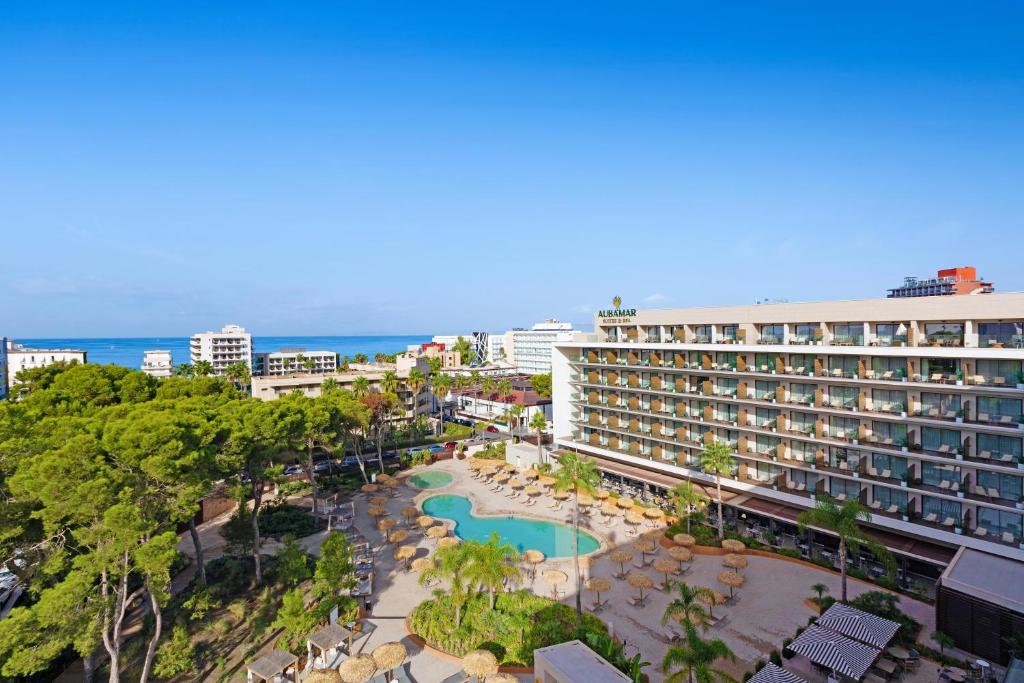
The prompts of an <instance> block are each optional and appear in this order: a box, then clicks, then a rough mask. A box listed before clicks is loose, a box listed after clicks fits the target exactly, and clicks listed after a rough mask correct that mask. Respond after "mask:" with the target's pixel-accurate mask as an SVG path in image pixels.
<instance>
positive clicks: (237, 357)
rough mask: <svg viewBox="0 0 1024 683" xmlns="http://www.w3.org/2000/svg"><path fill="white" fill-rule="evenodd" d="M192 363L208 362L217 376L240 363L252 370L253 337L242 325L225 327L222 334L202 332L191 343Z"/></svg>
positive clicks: (193, 336) (194, 336)
mask: <svg viewBox="0 0 1024 683" xmlns="http://www.w3.org/2000/svg"><path fill="white" fill-rule="evenodd" d="M189 346H190V349H189V350H190V352H191V362H192V364H193V365H195V364H196V363H198V362H199V361H202V360H204V361H207V362H208V363H210V364H211V365H212V366H213V373H214V374H215V375H223V374H224V371H225V370H226V369H227V367H228V366H229V365H231V364H233V363H238V362H239V361H241V362H243V363H245V364H246V365H247V366H249V368H250V369H251V368H252V335H251V334H249V333H248V332H246V331H245V328H243V327H241V326H240V325H225V326H224V327H223V328H222V329H221V331H220V332H200V333H198V334H194V335H192V339H191V341H190V344H189Z"/></svg>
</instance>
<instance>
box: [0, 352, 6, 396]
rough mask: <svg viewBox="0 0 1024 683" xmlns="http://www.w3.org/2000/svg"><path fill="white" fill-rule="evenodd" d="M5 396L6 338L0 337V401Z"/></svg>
mask: <svg viewBox="0 0 1024 683" xmlns="http://www.w3.org/2000/svg"><path fill="white" fill-rule="evenodd" d="M5 398H7V338H6V337H0V401H2V400H4V399H5Z"/></svg>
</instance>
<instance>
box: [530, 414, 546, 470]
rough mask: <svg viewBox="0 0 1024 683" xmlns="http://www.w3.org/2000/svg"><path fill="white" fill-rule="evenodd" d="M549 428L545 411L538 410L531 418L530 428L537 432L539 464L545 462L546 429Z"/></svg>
mask: <svg viewBox="0 0 1024 683" xmlns="http://www.w3.org/2000/svg"><path fill="white" fill-rule="evenodd" d="M547 428H548V421H547V419H545V417H544V413H542V412H541V411H539V410H538V411H537V412H535V413H534V414H533V418H532V419H531V420H530V429H532V430H533V431H535V432H537V464H538V465H543V464H544V430H545V429H547Z"/></svg>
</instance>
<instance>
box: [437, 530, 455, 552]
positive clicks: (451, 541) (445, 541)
mask: <svg viewBox="0 0 1024 683" xmlns="http://www.w3.org/2000/svg"><path fill="white" fill-rule="evenodd" d="M432 528H433V527H431V529H432ZM442 528H443V527H442ZM459 543H460V541H459V539H457V538H455V537H454V536H445V537H444V538H441V539H438V541H437V548H438V550H440V549H441V548H450V547H452V546H453V545H458V544H459Z"/></svg>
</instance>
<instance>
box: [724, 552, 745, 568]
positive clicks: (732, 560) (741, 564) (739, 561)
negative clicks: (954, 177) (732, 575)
mask: <svg viewBox="0 0 1024 683" xmlns="http://www.w3.org/2000/svg"><path fill="white" fill-rule="evenodd" d="M722 564H724V565H725V566H726V567H731V568H732V570H733V571H737V570H740V569H743V568H745V567H746V566H747V564H748V562H747V558H745V557H743V556H742V555H735V554H733V553H729V554H728V555H726V556H725V557H723V558H722Z"/></svg>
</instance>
